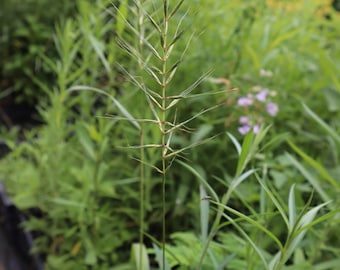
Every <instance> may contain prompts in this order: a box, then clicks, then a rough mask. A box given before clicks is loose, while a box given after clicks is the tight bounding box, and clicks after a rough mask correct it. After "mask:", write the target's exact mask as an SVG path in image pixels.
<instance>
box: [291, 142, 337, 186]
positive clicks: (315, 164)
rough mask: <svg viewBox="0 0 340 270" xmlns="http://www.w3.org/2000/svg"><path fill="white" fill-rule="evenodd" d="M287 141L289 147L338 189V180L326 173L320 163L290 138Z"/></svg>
mask: <svg viewBox="0 0 340 270" xmlns="http://www.w3.org/2000/svg"><path fill="white" fill-rule="evenodd" d="M287 141H288V144H289V145H290V147H292V148H293V150H294V151H295V152H296V153H298V154H299V155H300V156H301V157H302V158H303V159H304V160H305V161H306V162H308V163H309V165H311V166H312V167H313V168H314V169H315V170H316V171H318V172H319V173H320V175H321V176H322V177H323V178H325V179H326V180H327V181H328V182H329V183H330V184H331V185H332V186H333V187H334V188H336V189H337V190H340V184H339V183H338V181H337V180H336V179H334V178H333V177H332V176H331V175H330V174H329V173H328V171H327V170H326V169H325V168H324V167H323V166H322V164H320V163H319V162H317V161H316V160H314V159H313V158H311V157H310V156H309V155H307V154H306V153H305V152H304V151H303V150H302V149H301V148H299V147H298V146H297V145H296V144H294V143H293V142H291V141H290V140H287Z"/></svg>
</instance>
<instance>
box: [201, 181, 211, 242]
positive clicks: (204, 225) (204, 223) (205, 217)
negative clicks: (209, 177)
mask: <svg viewBox="0 0 340 270" xmlns="http://www.w3.org/2000/svg"><path fill="white" fill-rule="evenodd" d="M204 178H205V177H204ZM200 197H201V198H206V197H207V192H206V190H205V188H204V186H203V185H202V184H201V185H200ZM200 213H201V237H202V241H203V243H205V241H206V240H207V238H208V229H209V200H204V199H201V202H200Z"/></svg>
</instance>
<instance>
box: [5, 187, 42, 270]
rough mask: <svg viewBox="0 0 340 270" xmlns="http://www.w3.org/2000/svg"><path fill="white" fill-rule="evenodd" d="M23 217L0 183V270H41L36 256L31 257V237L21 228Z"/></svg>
mask: <svg viewBox="0 0 340 270" xmlns="http://www.w3.org/2000/svg"><path fill="white" fill-rule="evenodd" d="M24 221H25V216H24V215H23V214H22V213H21V212H20V211H19V210H18V209H17V208H16V207H15V205H14V204H13V203H12V201H11V200H10V199H9V198H8V196H7V194H6V191H5V188H4V186H3V184H2V183H1V181H0V269H1V270H43V263H42V261H41V259H40V258H39V257H38V256H37V255H31V254H30V252H29V251H30V249H31V248H32V246H33V237H32V235H31V234H30V233H28V232H26V231H24V230H23V229H22V228H21V226H20V225H21V224H22V223H23V222H24Z"/></svg>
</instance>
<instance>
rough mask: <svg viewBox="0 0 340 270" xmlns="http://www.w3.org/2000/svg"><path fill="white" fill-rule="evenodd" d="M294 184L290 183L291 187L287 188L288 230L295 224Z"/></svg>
mask: <svg viewBox="0 0 340 270" xmlns="http://www.w3.org/2000/svg"><path fill="white" fill-rule="evenodd" d="M294 190H295V185H292V187H291V188H290V190H289V197H288V213H289V217H288V220H289V228H288V230H289V231H292V230H293V228H294V224H295V219H296V205H295V194H294Z"/></svg>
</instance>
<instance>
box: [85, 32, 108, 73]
mask: <svg viewBox="0 0 340 270" xmlns="http://www.w3.org/2000/svg"><path fill="white" fill-rule="evenodd" d="M87 37H88V39H89V41H90V43H91V45H92V47H93V49H94V51H95V52H96V53H97V55H98V57H99V59H100V60H101V61H102V64H103V66H104V67H105V69H106V72H107V73H108V74H110V73H111V67H110V64H109V63H108V61H107V60H106V57H105V54H104V44H103V43H102V42H100V41H99V40H98V39H97V38H96V37H95V36H93V35H92V34H87Z"/></svg>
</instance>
